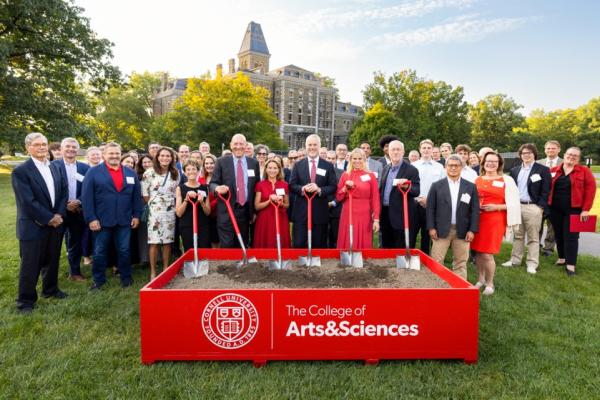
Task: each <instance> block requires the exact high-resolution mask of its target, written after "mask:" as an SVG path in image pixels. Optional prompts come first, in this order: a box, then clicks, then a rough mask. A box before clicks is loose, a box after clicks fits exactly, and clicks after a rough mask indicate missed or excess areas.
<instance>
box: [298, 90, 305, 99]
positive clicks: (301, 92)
mask: <svg viewBox="0 0 600 400" xmlns="http://www.w3.org/2000/svg"><path fill="white" fill-rule="evenodd" d="M298 100H304V91H302V89H300V90H298Z"/></svg>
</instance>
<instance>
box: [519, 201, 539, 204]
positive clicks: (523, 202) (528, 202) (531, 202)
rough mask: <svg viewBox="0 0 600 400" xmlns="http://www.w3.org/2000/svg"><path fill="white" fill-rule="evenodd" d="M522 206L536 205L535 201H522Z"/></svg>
mask: <svg viewBox="0 0 600 400" xmlns="http://www.w3.org/2000/svg"><path fill="white" fill-rule="evenodd" d="M521 204H536V203H534V202H533V201H522V202H521Z"/></svg>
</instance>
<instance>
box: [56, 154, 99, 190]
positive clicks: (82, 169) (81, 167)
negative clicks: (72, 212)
mask: <svg viewBox="0 0 600 400" xmlns="http://www.w3.org/2000/svg"><path fill="white" fill-rule="evenodd" d="M52 164H56V165H57V166H58V167H59V168H60V172H61V174H62V177H63V179H64V181H65V182H66V185H67V198H68V196H69V178H68V176H67V168H66V167H65V160H63V159H60V160H54V161H52ZM75 165H76V168H77V173H78V174H80V175H81V176H83V177H85V174H86V173H87V172H88V169H90V166H89V165H88V164H86V163H83V162H81V161H76V164H75ZM84 180H85V179H84ZM82 187H83V180H82V181H81V182H80V181H77V189H76V194H75V198H76V199H77V200H81V188H82Z"/></svg>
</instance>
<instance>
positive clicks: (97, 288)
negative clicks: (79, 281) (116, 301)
mask: <svg viewBox="0 0 600 400" xmlns="http://www.w3.org/2000/svg"><path fill="white" fill-rule="evenodd" d="M101 289H102V285H100V284H98V283H94V284H93V285H92V287H90V292H99V291H100V290H101Z"/></svg>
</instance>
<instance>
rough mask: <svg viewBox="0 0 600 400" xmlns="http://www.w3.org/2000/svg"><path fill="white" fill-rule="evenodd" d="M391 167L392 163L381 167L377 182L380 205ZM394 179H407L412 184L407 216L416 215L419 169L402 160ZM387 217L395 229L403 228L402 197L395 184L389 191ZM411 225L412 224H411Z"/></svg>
mask: <svg viewBox="0 0 600 400" xmlns="http://www.w3.org/2000/svg"><path fill="white" fill-rule="evenodd" d="M391 169H392V165H391V164H388V165H386V166H385V167H384V168H383V172H382V173H381V181H380V183H379V195H380V198H381V206H382V207H383V193H384V191H385V184H386V181H387V177H388V175H389V173H390V171H391ZM395 179H408V180H409V181H410V182H411V184H412V186H411V188H410V191H409V192H408V214H409V216H415V215H416V212H417V210H416V203H415V198H416V197H418V196H419V194H420V193H421V180H420V179H419V170H418V169H417V168H416V167H414V166H412V165H410V164H409V163H408V162H407V161H404V160H403V161H402V164H400V169H398V173H397V174H396V178H395ZM389 207H390V208H389V213H388V215H389V219H390V225H391V226H392V228H394V229H395V230H403V229H404V217H403V216H404V198H403V195H402V193H400V190H398V188H397V187H396V186H394V188H393V189H392V191H391V192H390V204H389ZM413 221H414V218H410V219H409V223H411V222H413ZM411 225H412V224H411Z"/></svg>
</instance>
